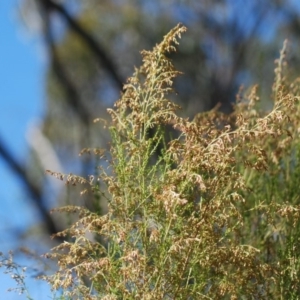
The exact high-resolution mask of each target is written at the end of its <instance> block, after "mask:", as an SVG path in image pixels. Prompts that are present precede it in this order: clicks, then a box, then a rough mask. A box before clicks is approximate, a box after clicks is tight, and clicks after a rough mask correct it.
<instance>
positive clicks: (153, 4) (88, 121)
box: [0, 0, 300, 235]
mask: <svg viewBox="0 0 300 300" xmlns="http://www.w3.org/2000/svg"><path fill="white" fill-rule="evenodd" d="M21 4H22V5H21V8H20V15H21V16H22V17H23V20H24V24H27V25H28V27H29V29H30V26H31V25H32V23H33V21H32V20H34V21H38V24H39V34H40V35H41V36H43V40H44V46H45V49H46V50H47V54H48V57H49V64H48V71H47V74H46V75H45V78H46V80H45V90H46V109H45V114H44V119H43V122H42V124H40V127H39V128H36V130H35V131H34V134H33V135H32V141H33V143H32V146H33V148H32V151H31V154H30V158H29V159H30V161H31V162H34V163H28V164H27V165H26V166H25V165H22V164H20V163H18V162H17V161H16V159H15V158H14V157H13V156H12V155H11V154H10V151H9V150H8V149H6V147H5V142H4V141H2V142H1V143H0V154H1V156H2V158H3V159H5V160H6V161H7V163H8V164H9V165H10V167H11V168H12V170H13V171H14V172H15V174H16V175H17V176H19V177H20V178H22V180H23V181H24V182H25V183H26V187H27V189H28V191H29V193H30V196H31V199H32V200H33V203H34V205H35V206H36V207H37V208H38V210H39V211H40V213H41V215H42V217H43V219H44V220H45V224H46V226H45V229H46V231H45V232H46V233H47V235H48V234H49V233H54V232H56V231H57V230H59V229H60V228H61V227H62V226H63V225H62V224H61V221H58V220H55V219H53V217H52V216H50V215H49V213H48V210H49V208H50V207H49V205H46V203H47V202H49V198H50V196H49V195H50V194H49V187H48V182H47V181H46V180H45V176H44V173H45V168H44V165H43V160H44V159H45V157H44V156H43V155H42V154H41V153H42V152H41V148H43V147H44V148H46V150H47V151H48V152H49V151H50V152H51V153H55V156H56V157H57V161H58V162H59V164H60V165H61V168H62V169H61V170H55V169H54V170H53V171H62V172H65V173H69V172H73V173H77V174H78V173H81V174H83V175H91V174H94V173H95V172H96V170H95V162H94V161H93V159H92V158H91V157H89V156H84V158H83V159H82V160H81V163H79V162H78V159H77V156H78V153H79V152H80V150H81V149H83V148H85V147H100V148H101V147H106V145H107V143H108V139H107V136H106V134H105V132H104V131H102V130H101V126H97V125H93V120H94V119H95V118H99V117H100V118H104V119H105V118H106V117H107V113H106V108H107V107H109V106H111V105H112V103H113V102H114V101H115V100H116V99H118V98H119V95H120V91H121V90H122V85H123V83H125V82H126V78H127V77H128V76H129V74H131V73H132V66H134V65H139V64H140V55H139V51H140V50H141V49H150V48H152V47H153V45H155V43H157V42H158V41H159V40H160V39H161V36H163V35H164V34H165V33H167V32H168V31H169V29H170V28H172V27H174V25H175V24H177V23H178V22H182V23H184V24H185V25H186V26H187V27H188V29H189V30H188V33H187V34H186V35H185V37H184V40H183V42H182V43H181V46H180V48H179V53H177V54H176V59H175V61H174V63H175V65H176V68H177V69H179V70H181V71H182V72H183V73H184V76H182V78H180V82H176V83H175V90H176V92H177V93H178V98H177V99H178V102H179V104H180V105H181V106H182V108H183V110H182V115H183V116H187V117H191V118H193V117H194V116H195V114H196V113H198V112H200V111H204V110H209V109H212V108H214V107H215V106H216V105H217V104H218V103H220V104H221V106H220V109H221V110H222V111H224V112H230V110H231V104H232V103H233V102H234V101H235V95H236V93H237V91H238V89H239V86H240V85H241V84H244V85H249V84H251V83H254V82H259V84H260V92H259V93H260V95H261V97H262V98H263V99H266V100H265V105H268V102H267V99H268V97H269V95H270V93H271V90H270V89H268V88H267V87H268V86H270V84H271V82H272V80H273V78H272V77H271V76H270V74H272V69H273V68H274V66H273V61H274V59H275V58H276V57H278V54H279V49H280V48H281V45H282V42H283V40H284V39H285V38H289V40H290V41H291V42H292V43H293V49H297V48H298V47H297V46H298V43H299V42H298V41H297V38H298V34H299V26H300V24H299V5H298V4H296V1H281V0H276V1H274V0H266V1H260V0H243V1H237V0H210V1H196V0H195V1H193V0H181V1H179V0H168V1H157V0H153V1H146V0H145V1H141V0H140V1H136V0H126V1H109V0H106V1H95V0H90V1H78V0H64V1H55V0H23V1H22V2H21ZM35 23H36V22H35ZM291 60H292V61H293V64H294V65H295V66H298V64H299V56H298V55H297V53H296V52H294V53H292V55H291ZM295 69H297V68H295ZM34 141H35V142H36V143H34ZM37 141H38V142H37ZM28 174H30V175H28ZM73 190H74V195H75V193H77V191H76V190H75V189H67V190H66V191H63V192H62V191H59V192H57V193H56V194H54V197H52V198H54V199H52V200H55V201H54V203H53V201H52V202H51V203H52V205H51V206H55V205H58V203H59V202H60V201H64V202H66V201H69V202H72V203H73V204H75V203H77V204H78V201H79V202H81V203H84V204H85V205H88V206H89V207H92V203H89V202H88V199H90V197H86V198H84V197H83V198H82V199H78V198H77V197H75V196H74V197H73V196H72V195H73Z"/></svg>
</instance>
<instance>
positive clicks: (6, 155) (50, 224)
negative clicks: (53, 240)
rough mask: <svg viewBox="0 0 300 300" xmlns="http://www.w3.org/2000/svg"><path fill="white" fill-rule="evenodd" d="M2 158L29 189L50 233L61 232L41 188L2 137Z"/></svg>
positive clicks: (0, 150) (0, 143) (0, 152)
mask: <svg viewBox="0 0 300 300" xmlns="http://www.w3.org/2000/svg"><path fill="white" fill-rule="evenodd" d="M0 156H1V157H2V158H3V160H4V161H5V162H6V163H7V165H8V166H9V167H10V169H11V170H12V171H13V172H14V173H15V174H16V175H17V176H18V177H19V179H20V180H21V181H22V182H23V183H24V185H25V187H26V188H27V191H28V194H29V195H30V199H31V200H32V202H33V203H34V205H35V206H36V207H37V209H38V211H39V213H40V215H41V217H42V218H43V220H44V222H45V224H46V228H47V230H48V232H49V233H50V234H51V235H52V234H55V233H57V232H58V231H59V230H58V228H57V227H56V225H55V223H54V221H53V219H52V218H51V216H50V214H49V212H48V209H47V208H46V207H45V206H44V204H43V197H42V194H41V190H40V188H39V187H38V186H37V185H36V184H35V183H34V182H33V181H32V180H31V179H30V178H29V177H28V175H27V173H26V170H25V169H24V168H23V166H22V165H21V164H20V163H19V162H18V161H17V160H16V159H15V158H14V157H13V156H12V154H11V152H10V151H9V150H8V149H7V147H6V146H5V144H4V142H3V140H2V139H1V137H0Z"/></svg>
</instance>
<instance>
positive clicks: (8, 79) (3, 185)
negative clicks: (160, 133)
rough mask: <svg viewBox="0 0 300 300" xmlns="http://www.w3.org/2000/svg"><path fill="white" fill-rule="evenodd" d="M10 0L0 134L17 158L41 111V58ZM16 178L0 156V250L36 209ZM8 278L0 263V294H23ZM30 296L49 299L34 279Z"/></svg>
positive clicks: (0, 66)
mask: <svg viewBox="0 0 300 300" xmlns="http://www.w3.org/2000/svg"><path fill="white" fill-rule="evenodd" d="M16 5H17V1H16V0H4V1H0V37H1V47H0V54H1V55H0V95H1V97H0V137H1V138H2V139H3V140H4V141H5V143H6V145H7V147H9V149H10V150H11V151H12V152H13V153H14V155H15V157H17V158H18V160H19V161H20V162H24V161H25V159H26V153H27V151H28V146H27V143H26V137H25V136H26V132H27V130H28V126H29V125H30V123H31V122H33V121H34V120H35V119H37V118H39V117H40V116H42V113H43V103H44V101H43V80H44V69H45V66H46V64H45V60H44V59H43V58H42V55H41V49H42V48H41V44H39V41H38V40H37V39H35V38H34V37H33V36H30V35H29V34H28V32H26V30H25V29H24V27H22V24H20V22H19V21H18V17H17V13H16V7H17V6H16ZM25 197H27V195H26V193H25V190H24V189H23V188H22V185H20V182H19V180H18V179H17V178H16V177H15V176H14V174H13V173H12V172H11V171H10V169H9V168H7V165H6V164H5V162H4V161H3V160H2V159H0V199H1V206H0V251H2V252H6V251H7V250H9V249H13V248H14V246H15V241H14V234H13V232H14V230H22V229H26V227H28V226H30V225H31V224H32V223H33V222H34V221H36V220H37V215H36V214H35V212H34V211H33V210H31V209H30V207H29V203H28V201H26V199H25ZM14 286H15V284H14V282H13V281H12V280H11V279H10V278H9V276H8V275H3V272H2V269H0V298H1V299H4V298H3V297H5V299H6V300H12V299H26V297H25V296H19V295H18V294H15V293H7V292H6V290H7V288H9V287H14ZM28 287H29V290H30V291H31V292H32V296H33V298H34V299H40V300H43V299H49V297H48V296H50V294H49V293H45V288H44V286H43V285H41V284H37V283H36V282H35V281H34V280H29V282H28Z"/></svg>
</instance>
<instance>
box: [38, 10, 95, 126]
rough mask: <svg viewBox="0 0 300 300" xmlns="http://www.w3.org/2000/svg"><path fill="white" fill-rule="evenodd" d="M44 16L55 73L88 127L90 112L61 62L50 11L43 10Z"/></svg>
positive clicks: (47, 41)
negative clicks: (55, 43) (54, 38)
mask: <svg viewBox="0 0 300 300" xmlns="http://www.w3.org/2000/svg"><path fill="white" fill-rule="evenodd" d="M43 17H44V21H45V22H44V25H45V26H44V35H45V40H46V44H47V45H48V48H49V54H50V57H51V61H52V67H53V71H54V73H55V75H56V76H57V78H58V81H59V83H60V85H61V87H62V88H63V89H64V90H65V92H66V99H67V101H68V102H69V104H70V106H71V107H72V108H73V109H74V111H75V112H76V113H77V114H78V115H79V117H80V119H81V120H82V122H83V124H85V126H86V127H88V124H89V120H90V114H89V112H88V111H87V109H86V108H85V106H84V105H83V104H82V102H81V100H80V96H79V94H78V91H77V89H76V87H75V85H74V83H73V82H72V80H71V79H70V78H69V76H68V74H67V72H66V70H65V68H64V66H63V64H62V63H61V61H60V59H59V56H58V54H57V51H56V48H55V45H54V41H53V36H52V33H51V28H50V22H49V11H47V10H44V11H43Z"/></svg>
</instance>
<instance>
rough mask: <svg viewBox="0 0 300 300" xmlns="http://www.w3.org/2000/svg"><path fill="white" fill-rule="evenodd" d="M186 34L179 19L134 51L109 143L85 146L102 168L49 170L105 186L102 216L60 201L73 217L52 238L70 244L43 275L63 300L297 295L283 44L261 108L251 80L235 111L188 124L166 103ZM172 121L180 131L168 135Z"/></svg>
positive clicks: (290, 99) (295, 172)
mask: <svg viewBox="0 0 300 300" xmlns="http://www.w3.org/2000/svg"><path fill="white" fill-rule="evenodd" d="M185 30H186V29H185V27H183V26H181V25H178V26H176V27H175V28H174V29H173V30H171V31H170V32H169V33H168V34H167V35H166V36H165V37H164V39H163V41H162V42H161V43H160V44H159V45H156V46H155V47H154V49H153V51H143V52H142V55H143V64H142V66H141V67H140V68H139V69H136V70H135V72H134V75H133V77H131V78H129V79H128V82H127V84H126V85H125V86H124V92H123V94H122V97H121V99H120V100H118V101H117V102H116V104H115V108H114V109H110V110H108V112H109V114H110V115H111V119H112V121H111V124H109V131H110V133H111V138H112V142H111V148H110V150H109V151H108V152H107V153H105V152H104V151H102V150H99V149H85V151H84V152H92V151H94V152H95V153H96V154H100V156H101V160H102V162H103V163H101V164H100V165H99V172H100V175H99V176H98V177H97V178H90V179H84V178H81V177H78V176H72V175H69V176H67V177H66V176H65V175H63V174H57V173H54V172H50V173H51V174H52V175H55V176H57V177H59V178H61V179H64V178H65V179H66V182H67V183H72V184H77V183H84V184H86V185H87V190H92V191H94V192H96V193H99V186H103V184H105V185H106V188H107V189H103V191H102V192H101V193H102V196H103V197H105V198H106V199H107V202H108V211H107V213H106V214H104V215H101V214H99V213H95V212H91V211H89V210H87V209H86V208H84V207H74V206H67V207H64V208H59V209H58V210H59V211H61V212H74V213H75V212H76V213H78V214H79V218H78V221H77V222H75V223H74V224H73V225H72V226H71V227H70V228H68V229H67V230H65V231H64V232H61V233H59V234H58V235H59V236H68V237H71V239H72V241H68V242H67V241H66V242H64V243H62V244H61V245H59V246H57V247H56V248H55V249H53V251H52V252H51V253H50V254H48V255H47V257H49V258H51V259H54V260H57V265H58V271H57V272H56V273H55V274H54V275H52V276H48V277H46V278H45V279H46V280H47V281H48V282H49V283H50V284H51V286H52V288H53V289H62V291H63V292H62V297H63V299H297V297H298V296H297V295H299V292H300V291H299V286H300V284H299V275H300V274H299V272H300V271H299V270H300V268H299V262H300V261H299V252H300V250H299V247H298V246H297V243H299V236H300V235H299V209H300V207H299V198H298V197H299V196H298V195H299V191H298V187H299V183H298V182H299V178H300V167H299V159H300V148H299V116H300V114H299V103H298V100H299V96H298V93H299V87H300V86H299V81H298V80H295V81H293V82H289V81H288V78H286V76H285V64H286V58H285V53H286V47H287V45H286V43H285V44H284V48H283V50H282V51H281V55H280V59H279V60H278V61H277V67H276V69H275V83H274V86H273V96H272V100H273V102H274V105H273V109H272V110H271V111H270V112H268V113H264V112H262V111H261V109H260V106H259V103H260V99H259V96H258V86H254V87H253V88H252V89H250V91H249V92H248V93H244V92H243V91H240V93H239V95H238V97H237V103H236V104H235V105H234V107H233V112H232V114H230V115H224V114H222V113H221V112H219V111H218V110H217V109H215V110H212V111H210V112H207V113H201V114H198V115H197V116H196V117H195V119H194V120H193V121H190V120H188V119H184V118H181V117H179V116H178V114H177V110H178V107H177V105H175V104H174V103H173V102H171V101H170V100H168V99H169V98H168V97H170V93H171V92H172V83H173V79H174V78H175V77H176V76H177V75H178V74H179V72H177V71H176V70H175V69H174V67H173V65H172V63H171V61H170V59H169V58H168V56H169V53H171V52H174V51H175V50H176V48H175V46H176V44H177V40H178V38H180V35H181V34H182V33H183V32H185ZM169 125H172V126H173V127H174V128H175V130H176V131H177V132H178V136H177V137H175V138H173V139H172V140H171V141H170V142H169V143H168V142H166V139H165V128H166V126H169ZM153 128H155V134H154V135H150V134H149V132H150V131H151V130H152V131H153ZM159 145H164V147H163V150H162V151H161V152H160V153H159V154H157V151H156V149H157V148H158V147H159ZM107 165H108V166H109V167H108V168H106V167H104V166H107ZM103 197H102V199H103ZM87 233H92V234H93V237H94V238H93V239H91V238H88V235H87ZM89 236H90V235H89Z"/></svg>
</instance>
